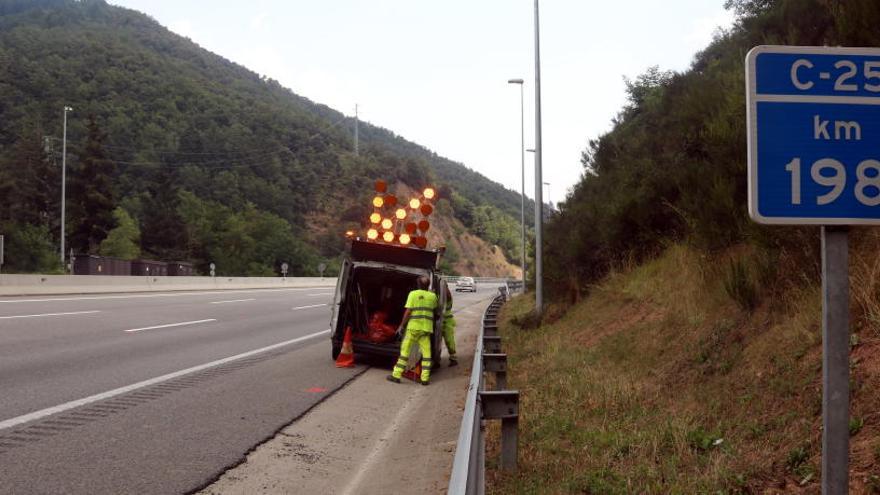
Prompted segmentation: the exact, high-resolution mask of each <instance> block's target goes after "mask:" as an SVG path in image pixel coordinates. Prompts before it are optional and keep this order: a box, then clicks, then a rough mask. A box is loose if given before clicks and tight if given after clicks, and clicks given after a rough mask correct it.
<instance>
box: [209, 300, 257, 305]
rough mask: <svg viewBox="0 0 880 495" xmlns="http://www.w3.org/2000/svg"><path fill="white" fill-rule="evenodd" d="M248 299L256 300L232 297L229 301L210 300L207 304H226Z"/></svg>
mask: <svg viewBox="0 0 880 495" xmlns="http://www.w3.org/2000/svg"><path fill="white" fill-rule="evenodd" d="M248 301H256V299H232V300H231V301H211V302H209V303H208V304H226V303H237V302H248Z"/></svg>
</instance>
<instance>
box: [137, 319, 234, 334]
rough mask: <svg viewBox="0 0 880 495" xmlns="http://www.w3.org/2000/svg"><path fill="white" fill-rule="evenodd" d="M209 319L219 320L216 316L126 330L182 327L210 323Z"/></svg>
mask: <svg viewBox="0 0 880 495" xmlns="http://www.w3.org/2000/svg"><path fill="white" fill-rule="evenodd" d="M209 321H217V320H216V319H214V318H209V319H207V320H194V321H182V322H180V323H169V324H167V325H155V326H152V327H143V328H132V329H131V330H126V332H140V331H142V330H156V329H158V328H171V327H182V326H186V325H196V324H199V323H208V322H209Z"/></svg>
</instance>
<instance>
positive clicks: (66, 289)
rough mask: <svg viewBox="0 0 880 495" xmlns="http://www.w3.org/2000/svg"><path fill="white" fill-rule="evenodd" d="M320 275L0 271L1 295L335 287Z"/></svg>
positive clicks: (332, 279)
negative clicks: (167, 275)
mask: <svg viewBox="0 0 880 495" xmlns="http://www.w3.org/2000/svg"><path fill="white" fill-rule="evenodd" d="M335 286H336V279H335V278H329V277H328V278H318V277H289V278H287V279H283V278H281V277H149V276H148V277H124V276H106V275H0V296H30V295H50V294H100V293H108V292H157V291H175V290H181V291H184V290H223V289H279V288H295V287H335Z"/></svg>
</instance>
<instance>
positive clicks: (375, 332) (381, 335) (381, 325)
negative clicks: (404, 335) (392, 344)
mask: <svg viewBox="0 0 880 495" xmlns="http://www.w3.org/2000/svg"><path fill="white" fill-rule="evenodd" d="M386 318H388V315H387V314H386V313H384V312H382V311H376V312H375V313H373V316H371V317H370V322H369V324H367V328H368V329H369V333H367V340H369V341H370V342H372V343H374V344H381V343H384V342H388V341H389V340H391V339H392V338H394V332H395V331H396V329H395V328H394V327H393V326H391V325H389V324H387V323H385V319H386Z"/></svg>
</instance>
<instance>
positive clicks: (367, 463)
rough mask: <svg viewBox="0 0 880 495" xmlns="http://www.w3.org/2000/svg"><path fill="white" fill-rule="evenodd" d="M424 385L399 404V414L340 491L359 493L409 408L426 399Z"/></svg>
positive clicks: (346, 493)
mask: <svg viewBox="0 0 880 495" xmlns="http://www.w3.org/2000/svg"><path fill="white" fill-rule="evenodd" d="M423 391H424V387H419V388H417V389H416V390H415V392H414V393H412V394H411V395H410V396H409V397H407V398H406V403H405V404H404V405H403V407H400V406H399V405H398V409H397V414H395V415H394V419H392V420H391V421H390V422H389V423H388V426H387V427H386V428H385V431H383V432H382V436H381V437H379V439H378V440H377V441H376V443H375V444H373V449H372V451H370V453H369V455H367V458H366V459H364V461H363V462H362V463H361V465H360V466H359V467H358V469H357V472H356V473H355V475H354V478H352V479H351V480H350V481H349V482H348V484H347V485H345V488H343V489H342V491H341V492H340V493H342V494H344V495H351V494H354V493H359V492H360V490H359V487H360V484H361V480H362V479H363V478H364V476H365V475H366V474H367V473H368V472H369V471H370V470H371V469H373V467H374V465H375V464H376V462H377V461H378V460H379V455H381V454H385V453H386V452H387V450H388V448H389V443H390V441H391V439H392V438H393V436H394V433H395V432H396V431H397V429H398V428H400V425H401V423H403V419H404V418H405V417H406V416H408V415H409V410H410V409H412V408H413V407H415V406H414V404H421V403H422V402H424V400H425V394H424V393H423Z"/></svg>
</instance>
